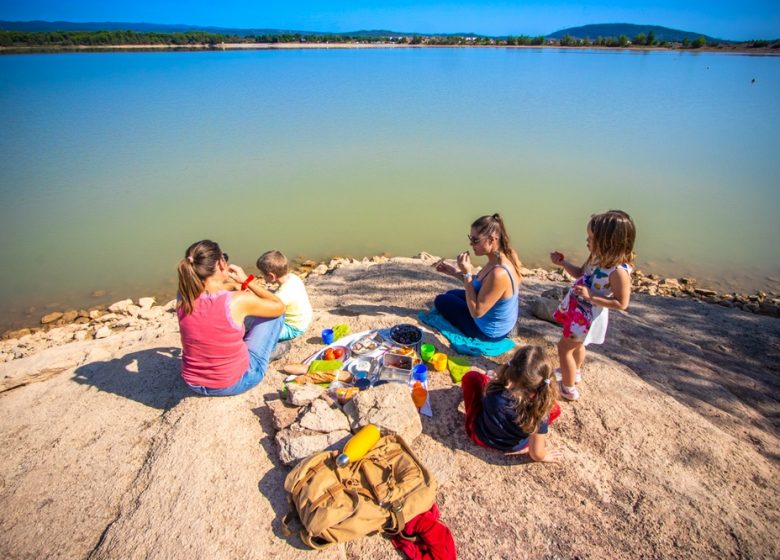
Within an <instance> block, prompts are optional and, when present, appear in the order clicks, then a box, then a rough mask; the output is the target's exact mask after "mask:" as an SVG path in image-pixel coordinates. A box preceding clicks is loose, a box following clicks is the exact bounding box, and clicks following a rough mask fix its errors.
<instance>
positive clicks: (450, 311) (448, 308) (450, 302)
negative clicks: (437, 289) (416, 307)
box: [433, 290, 506, 341]
mask: <svg viewBox="0 0 780 560" xmlns="http://www.w3.org/2000/svg"><path fill="white" fill-rule="evenodd" d="M433 306H434V307H435V308H436V310H437V311H438V312H439V313H441V315H442V317H444V318H445V319H447V320H448V321H449V322H450V323H451V324H452V326H453V327H455V328H456V329H458V330H459V331H460V332H462V333H463V334H465V335H466V336H470V337H471V338H478V339H480V340H487V341H495V340H503V339H504V338H506V337H505V336H500V337H498V338H491V337H489V336H486V335H485V333H483V332H482V331H481V330H479V327H478V326H477V324H476V323H475V322H474V318H473V317H472V316H471V313H469V307H468V305H467V304H466V290H450V291H449V292H445V293H443V294H439V295H438V296H436V299H435V300H433Z"/></svg>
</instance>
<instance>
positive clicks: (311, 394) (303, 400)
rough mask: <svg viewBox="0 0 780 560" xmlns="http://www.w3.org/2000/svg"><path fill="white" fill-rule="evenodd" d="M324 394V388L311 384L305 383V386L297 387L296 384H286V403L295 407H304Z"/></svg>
mask: <svg viewBox="0 0 780 560" xmlns="http://www.w3.org/2000/svg"><path fill="white" fill-rule="evenodd" d="M324 392H325V388H324V387H320V386H319V385H314V384H313V383H306V384H305V385H299V384H298V383H288V384H287V402H289V403H290V404H293V405H295V406H305V405H307V404H309V403H310V402H311V401H313V400H315V399H317V398H319V396H320V395H321V394H322V393H324Z"/></svg>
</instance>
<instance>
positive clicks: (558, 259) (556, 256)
mask: <svg viewBox="0 0 780 560" xmlns="http://www.w3.org/2000/svg"><path fill="white" fill-rule="evenodd" d="M550 260H551V261H552V263H553V264H554V265H555V266H563V261H564V260H565V258H564V256H563V253H559V252H558V251H553V252H552V253H550Z"/></svg>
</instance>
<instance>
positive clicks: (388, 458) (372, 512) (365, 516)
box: [283, 435, 436, 548]
mask: <svg viewBox="0 0 780 560" xmlns="http://www.w3.org/2000/svg"><path fill="white" fill-rule="evenodd" d="M338 455H339V452H338V451H323V452H321V453H316V454H314V455H312V456H310V457H307V458H306V459H303V460H302V461H301V462H300V463H298V465H296V467H295V468H294V469H293V470H292V471H290V474H288V475H287V478H286V479H285V481H284V489H285V490H287V492H289V499H290V502H291V505H292V509H294V513H297V514H298V518H299V519H300V521H301V523H302V524H303V530H302V531H301V532H300V536H301V539H302V540H303V542H304V543H306V544H307V545H309V546H310V547H312V548H324V547H326V546H328V545H331V544H334V543H340V542H346V541H350V540H353V539H357V538H359V537H362V536H364V535H368V534H371V533H376V532H378V531H383V532H385V533H390V534H398V533H400V532H401V531H402V530H403V528H404V526H405V525H406V522H407V521H408V520H410V519H411V518H413V517H415V516H416V515H419V514H420V513H423V512H425V511H428V510H429V509H431V507H432V506H433V503H434V501H435V499H436V479H435V478H434V477H433V476H432V475H431V473H430V472H428V469H426V468H425V466H424V465H423V464H422V463H420V461H419V460H418V459H417V457H415V455H414V453H412V451H411V450H410V449H409V447H408V446H407V445H406V442H404V440H403V439H402V438H401V437H400V436H397V435H388V436H385V437H383V438H380V440H379V442H377V444H376V445H375V446H374V447H373V448H372V449H371V450H370V451H369V452H368V453H367V454H366V455H365V456H364V457H363V458H362V459H360V460H358V461H356V462H355V463H351V464H349V465H347V466H345V467H338V466H337V465H336V457H337V456H338ZM291 513H293V512H292V511H291ZM289 518H290V514H288V515H287V516H286V517H285V519H284V521H283V524H284V526H285V528H287V525H288V520H289ZM288 533H289V529H288Z"/></svg>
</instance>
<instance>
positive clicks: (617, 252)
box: [588, 210, 636, 268]
mask: <svg viewBox="0 0 780 560" xmlns="http://www.w3.org/2000/svg"><path fill="white" fill-rule="evenodd" d="M588 227H589V228H590V231H591V232H592V233H593V241H592V242H591V253H590V255H589V256H588V263H598V265H599V266H603V267H604V268H611V267H613V266H617V265H619V264H623V263H628V264H632V263H633V262H634V258H635V257H636V255H634V240H635V239H636V227H635V226H634V220H632V219H631V216H629V215H628V214H626V213H625V212H623V211H622V210H610V211H609V212H604V213H603V214H594V215H593V216H591V217H590V221H589V222H588Z"/></svg>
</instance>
